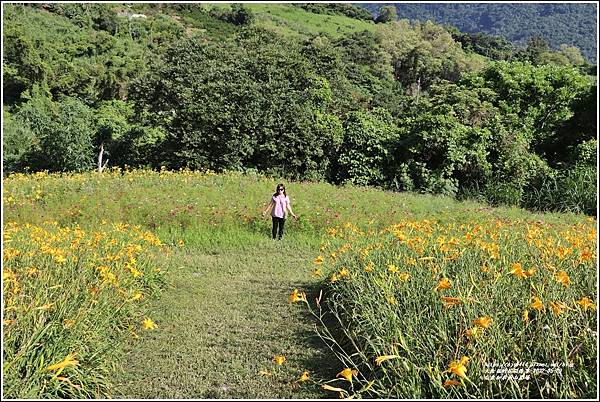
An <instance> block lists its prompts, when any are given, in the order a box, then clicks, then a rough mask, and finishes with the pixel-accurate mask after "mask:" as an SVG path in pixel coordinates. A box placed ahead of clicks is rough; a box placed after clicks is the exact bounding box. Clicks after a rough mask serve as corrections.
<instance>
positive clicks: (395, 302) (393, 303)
mask: <svg viewBox="0 0 600 402" xmlns="http://www.w3.org/2000/svg"><path fill="white" fill-rule="evenodd" d="M388 303H390V304H391V305H392V306H395V305H397V304H398V302H397V301H396V298H395V297H394V296H389V297H388Z"/></svg>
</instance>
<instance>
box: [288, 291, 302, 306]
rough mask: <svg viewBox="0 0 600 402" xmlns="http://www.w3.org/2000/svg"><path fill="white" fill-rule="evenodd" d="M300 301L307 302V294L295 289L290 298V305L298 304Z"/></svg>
mask: <svg viewBox="0 0 600 402" xmlns="http://www.w3.org/2000/svg"><path fill="white" fill-rule="evenodd" d="M300 301H303V302H306V293H304V292H298V289H294V291H293V292H292V293H291V294H290V297H289V298H288V303H296V302H300Z"/></svg>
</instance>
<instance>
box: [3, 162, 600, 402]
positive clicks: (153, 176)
mask: <svg viewBox="0 0 600 402" xmlns="http://www.w3.org/2000/svg"><path fill="white" fill-rule="evenodd" d="M279 181H280V179H277V178H269V177H265V176H260V175H258V174H254V175H253V174H247V175H244V174H241V173H235V172H228V173H224V174H214V173H212V172H194V171H188V170H182V171H176V172H174V171H167V170H162V171H148V170H133V171H127V170H120V169H112V170H107V171H105V172H103V173H102V174H98V173H95V172H89V173H81V174H72V173H67V174H48V173H46V172H39V173H35V174H30V175H22V174H15V175H11V176H8V177H7V178H5V179H4V180H3V184H4V185H3V212H4V226H3V270H2V271H3V272H2V278H3V279H2V282H3V394H4V396H6V397H9V398H109V397H115V396H117V397H118V396H121V395H122V396H124V397H128V398H129V397H130V396H131V397H133V396H139V395H142V396H144V397H155V396H159V397H165V398H171V397H172V396H173V395H181V396H183V397H184V398H192V397H195V396H198V395H200V396H204V397H206V398H213V397H214V398H217V397H219V398H229V397H231V398H237V399H240V398H242V399H245V398H251V397H252V398H254V397H256V396H260V395H262V396H265V395H268V396H272V397H274V398H292V397H299V396H301V397H308V398H313V397H319V398H327V397H333V398H337V397H341V398H349V397H352V398H359V397H366V398H590V397H592V396H593V395H595V393H596V392H597V382H596V373H597V370H598V368H597V314H598V313H597V303H598V298H597V297H598V294H597V281H598V277H597V275H598V274H597V240H596V239H597V221H596V220H595V219H593V218H588V217H585V216H583V215H576V214H531V213H529V212H527V211H523V210H518V209H506V208H505V209H503V208H489V207H486V206H482V205H481V204H477V203H475V202H460V203H459V202H456V201H454V200H451V199H448V198H444V197H433V196H425V195H419V194H410V193H402V194H397V193H391V192H384V191H379V190H376V189H369V188H361V187H352V186H347V187H334V186H331V185H328V184H324V183H311V182H291V183H290V182H288V183H287V188H288V191H289V193H290V194H291V199H292V204H293V208H294V211H295V212H296V213H297V214H298V215H299V216H300V218H299V219H298V220H292V219H290V220H288V222H286V235H285V237H284V241H283V242H282V243H277V242H271V241H270V239H269V238H268V237H269V233H270V221H269V220H268V219H261V217H260V212H261V211H262V210H264V208H265V206H266V202H268V200H269V199H270V196H271V194H272V192H273V189H274V188H275V185H276V184H277V183H278V182H279ZM273 256H277V260H278V261H279V262H278V263H274V262H273ZM292 267H294V268H292ZM303 267H304V268H306V269H303ZM301 271H306V272H301ZM276 278H277V279H276ZM176 284H177V286H176ZM290 287H291V288H290ZM165 289H168V291H167V292H165ZM159 295H161V297H160V298H159V297H158V296H159ZM156 300H161V303H159V304H158V305H159V306H161V307H160V308H158V309H153V307H152V305H153V303H154V302H155V301H156ZM286 301H287V302H289V303H291V304H292V305H291V306H290V305H288V303H286ZM167 310H168V311H167ZM161 314H162V316H161ZM315 324H316V327H315V328H316V331H317V334H314V332H312V333H311V335H307V334H309V331H314V330H313V327H314V326H315ZM282 326H285V327H286V328H285V329H282ZM243 328H252V330H251V331H246V330H244V329H243ZM300 328H302V331H300ZM216 334H218V335H216ZM313 335H317V336H316V337H317V338H318V337H320V339H321V340H323V341H324V342H325V344H324V345H323V344H317V343H315V342H312V343H306V342H305V341H311V339H309V338H312V337H313ZM125 343H131V344H133V345H137V346H136V348H137V349H135V350H136V353H134V354H131V356H133V357H131V356H129V357H124V354H123V352H124V350H123V345H124V344H125ZM140 345H141V346H140ZM327 346H329V348H327ZM310 348H312V349H310ZM319 348H320V349H319ZM328 349H330V350H331V351H332V353H330V352H329V350H328ZM223 356H228V357H227V359H225V360H224V358H223ZM317 357H318V358H319V359H321V360H314V359H316V358H317ZM127 359H138V361H140V360H144V363H143V364H142V363H141V362H140V364H137V365H136V367H132V366H131V363H132V360H127ZM153 359H154V360H153ZM311 359H313V360H311ZM146 360H147V361H148V363H147V364H146V363H145V361H146ZM127 364H129V366H127ZM198 367H205V369H198ZM122 372H127V373H129V377H125V378H123V377H120V376H119V375H120V374H119V373H122ZM230 382H231V383H230ZM215 384H217V385H215ZM222 384H224V385H222ZM123 389H125V390H124V391H123ZM117 390H120V391H119V392H121V394H116V392H117ZM266 392H268V393H266Z"/></svg>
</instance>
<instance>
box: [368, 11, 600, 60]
mask: <svg viewBox="0 0 600 402" xmlns="http://www.w3.org/2000/svg"><path fill="white" fill-rule="evenodd" d="M357 5H360V6H361V7H364V8H366V9H368V10H369V11H371V12H372V13H373V14H374V15H377V14H378V13H379V9H380V7H382V6H386V5H393V6H395V7H396V13H397V16H398V18H400V19H403V18H406V19H409V20H420V21H427V20H431V21H433V22H435V23H439V24H450V25H453V26H455V27H457V28H458V29H459V30H460V31H462V32H465V33H486V34H489V35H499V36H504V37H505V38H507V39H508V40H509V41H511V42H512V43H514V44H517V45H521V46H525V45H526V44H527V41H528V40H529V39H530V38H534V37H536V36H538V37H541V38H543V39H544V40H546V41H547V42H548V43H549V45H550V46H551V47H552V48H553V49H559V48H560V45H563V44H565V45H569V46H576V47H578V48H579V49H580V50H581V53H582V54H583V55H584V56H585V58H586V59H587V60H588V61H590V62H592V63H595V62H596V52H597V43H598V38H597V37H596V29H597V18H598V14H597V13H598V6H597V4H592V3H562V4H560V3H558V4H557V3H545V4H543V3H437V4H436V3H385V4H384V3H361V4H357Z"/></svg>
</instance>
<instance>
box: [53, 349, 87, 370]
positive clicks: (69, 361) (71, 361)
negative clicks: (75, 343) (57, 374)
mask: <svg viewBox="0 0 600 402" xmlns="http://www.w3.org/2000/svg"><path fill="white" fill-rule="evenodd" d="M78 365H79V361H78V360H75V353H69V354H68V355H67V357H65V359H64V360H63V361H62V362H60V363H56V364H51V365H50V366H48V367H46V370H48V371H56V370H62V369H64V368H65V367H69V366H78Z"/></svg>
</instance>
